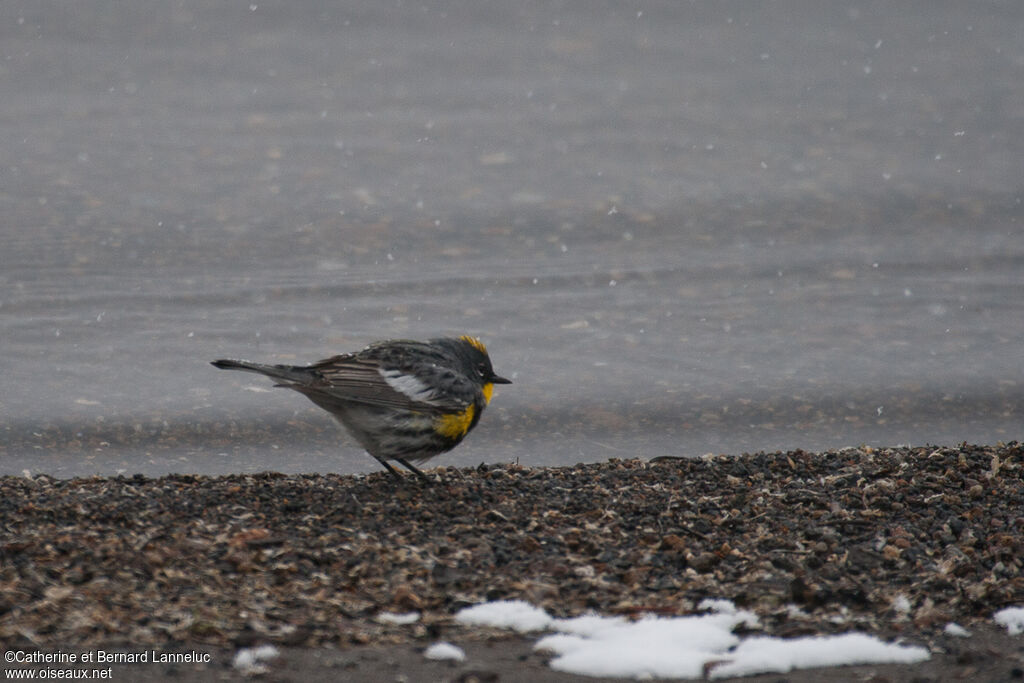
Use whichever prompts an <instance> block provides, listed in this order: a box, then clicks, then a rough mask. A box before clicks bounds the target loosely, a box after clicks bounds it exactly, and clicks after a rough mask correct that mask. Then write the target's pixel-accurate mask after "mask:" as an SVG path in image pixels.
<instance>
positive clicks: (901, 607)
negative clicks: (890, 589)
mask: <svg viewBox="0 0 1024 683" xmlns="http://www.w3.org/2000/svg"><path fill="white" fill-rule="evenodd" d="M892 608H893V609H894V610H896V611H897V612H899V613H900V614H910V608H911V605H910V600H908V599H907V596H906V595H904V594H903V593H900V594H899V595H897V596H896V597H895V598H893V599H892Z"/></svg>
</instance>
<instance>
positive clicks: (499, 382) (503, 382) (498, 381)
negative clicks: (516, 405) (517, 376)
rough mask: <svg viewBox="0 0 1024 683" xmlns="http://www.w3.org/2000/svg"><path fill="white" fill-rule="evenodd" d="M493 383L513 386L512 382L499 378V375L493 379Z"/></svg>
mask: <svg viewBox="0 0 1024 683" xmlns="http://www.w3.org/2000/svg"><path fill="white" fill-rule="evenodd" d="M491 382H493V383H494V384H512V380H510V379H505V378H504V377H498V376H497V375H495V376H494V377H492V378H491Z"/></svg>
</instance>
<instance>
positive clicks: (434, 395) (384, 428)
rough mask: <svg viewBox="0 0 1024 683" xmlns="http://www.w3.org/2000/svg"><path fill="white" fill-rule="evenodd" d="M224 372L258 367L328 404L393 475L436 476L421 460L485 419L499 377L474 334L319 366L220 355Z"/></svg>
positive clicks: (404, 342) (406, 342) (398, 344)
mask: <svg viewBox="0 0 1024 683" xmlns="http://www.w3.org/2000/svg"><path fill="white" fill-rule="evenodd" d="M212 365H213V366H214V367H216V368H220V369H222V370H243V371H247V372H255V373H257V374H260V375H266V376H267V377H269V378H271V379H273V380H275V382H276V384H275V385H274V386H278V387H284V388H286V389H292V390H293V391H297V392H299V393H300V394H303V395H304V396H305V397H306V398H308V399H309V400H311V401H312V402H313V403H315V404H316V405H317V406H319V407H321V408H323V409H324V410H326V411H327V412H329V413H330V414H331V415H333V416H334V418H335V419H336V420H337V421H338V422H340V423H341V424H342V426H343V427H344V428H345V429H346V430H347V431H348V432H349V433H350V434H351V435H352V436H353V437H354V438H355V440H356V441H357V442H358V443H359V444H360V445H361V446H362V447H363V448H364V449H366V451H367V453H369V454H370V455H371V456H373V457H374V458H375V459H376V460H377V461H378V462H379V463H380V464H381V465H383V466H384V468H385V469H386V470H387V471H388V472H390V473H391V475H392V476H393V477H397V478H399V479H401V478H402V477H401V475H400V474H399V473H398V471H397V470H396V469H395V468H394V467H392V466H391V464H390V462H389V461H395V462H397V463H399V464H400V465H402V466H403V467H405V468H406V469H407V470H409V471H410V472H413V473H414V474H415V475H417V476H418V477H419V478H420V479H421V480H422V481H424V482H428V483H429V482H430V480H429V478H428V477H427V476H426V475H425V474H423V472H422V471H420V470H419V469H418V468H417V467H415V466H414V465H413V464H412V462H413V461H415V462H417V463H422V462H424V461H426V460H429V459H430V458H433V457H434V456H436V455H439V454H441V453H444V452H446V451H449V450H451V449H452V448H455V446H457V445H458V444H459V443H460V442H461V441H462V440H463V439H464V438H465V437H466V435H467V434H468V433H469V432H470V431H471V430H472V429H473V428H474V427H475V426H476V425H477V423H478V422H479V421H480V415H481V414H482V413H483V411H484V408H486V407H487V404H488V403H490V401H491V395H492V393H493V391H494V385H495V384H511V383H512V381H511V380H508V379H505V378H504V377H501V376H499V375H497V374H496V373H495V372H494V368H493V367H492V366H491V359H490V356H489V355H488V353H487V348H486V347H485V346H484V344H483V342H481V341H480V340H479V339H478V338H476V337H472V336H469V335H462V336H460V337H438V338H435V339H430V340H427V341H413V340H410V339H388V340H383V341H378V342H374V343H372V344H370V345H369V346H367V347H366V348H364V349H363V350H362V351H357V352H355V353H344V354H340V355H337V356H331V357H330V358H325V359H324V360H321V361H318V362H316V363H313V364H312V365H305V366H299V365H268V364H265V363H254V362H252V361H247V360H232V359H221V360H215V361H212Z"/></svg>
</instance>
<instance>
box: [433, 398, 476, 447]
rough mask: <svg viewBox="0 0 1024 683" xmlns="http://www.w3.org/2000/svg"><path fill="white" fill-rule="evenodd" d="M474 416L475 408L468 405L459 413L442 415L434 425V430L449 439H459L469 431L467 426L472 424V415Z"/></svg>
mask: <svg viewBox="0 0 1024 683" xmlns="http://www.w3.org/2000/svg"><path fill="white" fill-rule="evenodd" d="M475 414H476V406H474V405H470V406H469V407H468V408H466V409H465V410H463V411H462V412H461V413H454V414H452V415H442V416H441V417H439V418H438V419H437V422H435V423H434V430H435V431H436V432H437V433H438V434H440V435H441V436H446V437H448V438H449V439H461V438H462V437H464V436H465V435H466V432H468V431H469V426H470V425H471V424H473V415H475Z"/></svg>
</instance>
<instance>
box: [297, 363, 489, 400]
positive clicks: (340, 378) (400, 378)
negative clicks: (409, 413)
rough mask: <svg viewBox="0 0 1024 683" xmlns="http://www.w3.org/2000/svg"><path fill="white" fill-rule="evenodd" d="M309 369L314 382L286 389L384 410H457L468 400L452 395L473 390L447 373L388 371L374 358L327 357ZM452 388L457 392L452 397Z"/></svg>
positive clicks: (430, 368)
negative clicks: (378, 407) (374, 406)
mask: <svg viewBox="0 0 1024 683" xmlns="http://www.w3.org/2000/svg"><path fill="white" fill-rule="evenodd" d="M309 369H310V370H311V371H312V374H313V376H314V377H315V379H314V380H313V381H312V382H309V383H303V384H302V385H299V386H296V385H290V388H292V389H296V390H298V391H300V392H302V393H312V392H315V393H319V394H325V395H328V396H331V397H333V398H337V399H340V400H343V401H353V402H356V403H365V404H368V405H377V406H383V407H387V408H402V409H412V410H421V411H426V412H431V411H437V412H445V411H451V410H461V409H463V408H465V407H466V406H467V405H469V403H470V402H471V401H467V400H461V399H458V398H456V395H458V396H464V395H467V393H466V392H465V391H464V389H463V388H464V387H466V386H469V387H470V388H471V390H472V389H473V388H474V387H473V385H472V382H470V380H469V379H467V378H465V377H461V376H459V375H457V374H456V373H454V372H452V371H451V370H444V369H442V368H438V367H436V366H426V367H421V368H419V369H415V368H401V367H393V368H392V367H387V366H385V365H383V364H382V363H381V361H380V360H378V359H374V358H365V357H359V355H357V354H346V355H341V356H334V357H332V358H327V359H324V360H322V361H320V362H318V363H315V364H313V365H311V366H309ZM286 386H289V385H286ZM453 388H457V389H458V391H456V392H455V395H453V394H452V389H453ZM468 395H470V396H471V395H472V394H468Z"/></svg>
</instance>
